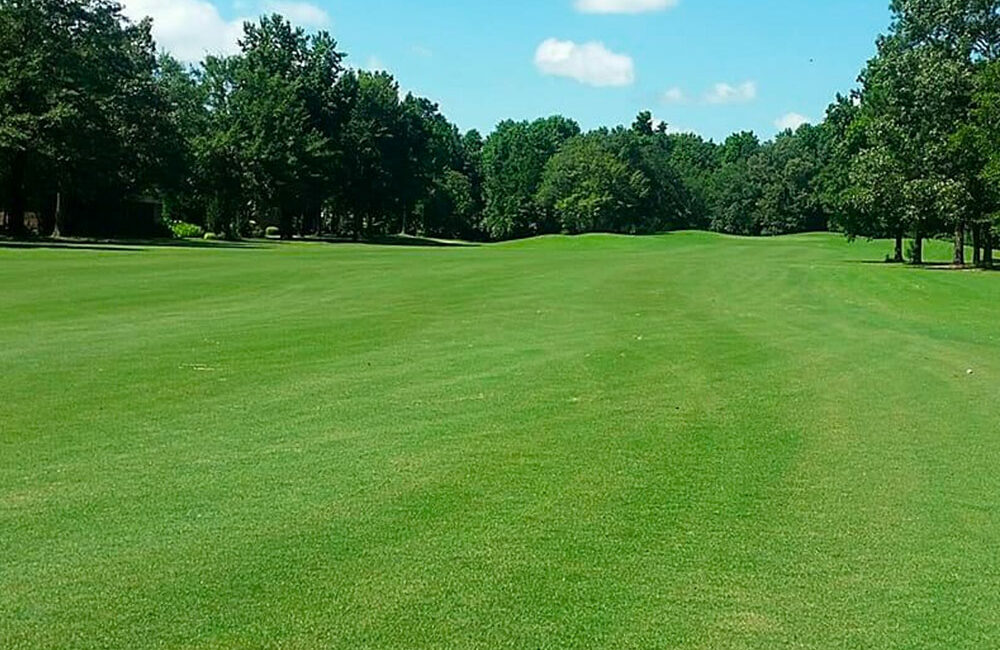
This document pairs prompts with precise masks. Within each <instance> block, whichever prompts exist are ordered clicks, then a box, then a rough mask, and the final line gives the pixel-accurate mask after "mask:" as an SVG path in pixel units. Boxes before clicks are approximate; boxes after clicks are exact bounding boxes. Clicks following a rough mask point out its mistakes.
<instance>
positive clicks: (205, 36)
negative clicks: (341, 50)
mask: <svg viewBox="0 0 1000 650" xmlns="http://www.w3.org/2000/svg"><path fill="white" fill-rule="evenodd" d="M123 5H124V10H125V15H126V16H128V17H129V18H131V19H132V20H135V21H139V20H142V19H143V18H145V17H146V16H149V17H150V18H152V19H153V38H155V39H156V43H157V45H158V46H159V47H160V48H162V49H164V50H166V51H168V52H170V53H171V54H173V55H174V56H176V57H177V58H178V59H180V60H182V61H186V62H189V63H193V62H197V61H200V60H201V59H202V58H204V56H205V55H206V54H233V53H235V52H236V51H237V50H238V46H237V41H238V40H239V39H240V37H241V36H242V35H243V23H244V22H246V21H248V20H252V18H251V17H250V16H240V17H238V18H233V19H231V20H229V19H226V18H223V17H222V14H221V13H220V12H219V9H218V7H217V6H216V4H215V3H213V2H210V1H209V0H124V1H123ZM255 6H257V7H258V8H259V10H258V11H257V12H249V11H248V13H251V14H252V13H262V12H277V13H280V14H282V15H283V16H285V17H286V18H288V20H290V21H291V22H292V23H294V24H296V25H301V26H302V27H308V28H319V27H326V26H328V25H329V24H330V16H329V14H327V13H326V12H325V11H324V10H323V9H321V8H319V7H317V6H316V5H313V4H310V3H308V2H300V1H297V0H288V1H286V0H273V1H267V2H263V3H262V4H256V5H255ZM242 8H243V9H244V10H246V6H245V5H244V6H243V7H242Z"/></svg>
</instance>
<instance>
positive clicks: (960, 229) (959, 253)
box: [954, 221, 965, 266]
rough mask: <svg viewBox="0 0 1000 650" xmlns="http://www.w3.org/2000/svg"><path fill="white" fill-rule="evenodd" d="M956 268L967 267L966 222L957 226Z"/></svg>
mask: <svg viewBox="0 0 1000 650" xmlns="http://www.w3.org/2000/svg"><path fill="white" fill-rule="evenodd" d="M954 262H955V266H965V222H962V221H960V222H958V224H957V225H956V226H955V258H954Z"/></svg>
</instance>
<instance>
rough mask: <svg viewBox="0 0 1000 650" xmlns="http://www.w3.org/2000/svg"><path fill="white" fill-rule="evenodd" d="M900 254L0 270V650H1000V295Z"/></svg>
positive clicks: (115, 250)
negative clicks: (900, 260) (903, 260)
mask: <svg viewBox="0 0 1000 650" xmlns="http://www.w3.org/2000/svg"><path fill="white" fill-rule="evenodd" d="M890 249H891V244H889V243H886V242H876V243H865V242H857V243H854V244H849V243H847V242H845V241H844V240H843V239H842V238H840V237H838V236H836V235H827V234H815V235H802V236H794V237H785V238H777V239H756V240H750V239H738V238H731V237H725V236H721V235H714V234H713V235H710V234H704V233H693V232H684V233H676V234H670V235H664V236H658V237H647V238H628V237H614V236H604V235H593V236H584V237H579V238H563V237H551V238H541V239H533V240H526V241H520V242H512V243H505V244H496V245H488V246H478V247H476V246H467V247H466V246H440V247H417V246H413V247H404V246H395V247H379V246H363V245H340V244H323V243H290V244H276V243H263V242H261V243H248V244H236V245H219V246H207V245H206V246H195V245H190V246H173V247H171V246H162V247H160V246H141V245H134V246H121V247H114V246H93V247H90V248H79V249H72V248H26V247H19V246H15V245H11V246H8V247H6V248H0V341H2V345H0V395H2V402H0V404H2V406H0V648H4V649H5V650H14V649H20V648H175V647H176V648H257V647H261V648H265V647H266V648H327V647H336V648H500V647H509V648H579V647H584V648H685V649H687V648H698V649H706V650H707V649H718V648H734V649H735V648H748V649H749V648H765V649H780V648H816V649H820V648H921V649H923V648H941V649H955V648H989V647H995V645H996V643H997V639H1000V554H998V550H997V549H998V540H1000V311H998V307H997V305H1000V274H993V273H988V272H957V271H950V270H946V269H940V268H926V269H914V268H908V267H903V266H894V265H886V264H881V261H882V259H883V258H884V257H885V255H886V254H887V253H889V252H890ZM929 256H930V258H931V259H938V260H950V259H951V250H950V248H949V245H948V244H944V243H941V244H933V245H931V246H930V250H929Z"/></svg>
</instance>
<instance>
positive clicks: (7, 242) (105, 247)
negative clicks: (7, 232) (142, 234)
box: [0, 239, 266, 253]
mask: <svg viewBox="0 0 1000 650" xmlns="http://www.w3.org/2000/svg"><path fill="white" fill-rule="evenodd" d="M265 247H266V246H265V245H262V244H260V243H255V242H228V241H201V240H197V239H3V240H0V248H8V249H14V250H17V249H20V250H31V249H50V250H86V251H105V252H112V253H141V252H142V251H144V250H147V249H150V248H200V249H211V248H237V249H239V248H245V249H254V248H265Z"/></svg>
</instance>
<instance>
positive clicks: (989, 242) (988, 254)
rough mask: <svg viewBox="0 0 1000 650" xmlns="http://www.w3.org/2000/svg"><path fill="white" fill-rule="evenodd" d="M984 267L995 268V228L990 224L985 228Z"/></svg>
mask: <svg viewBox="0 0 1000 650" xmlns="http://www.w3.org/2000/svg"><path fill="white" fill-rule="evenodd" d="M983 266H984V267H986V268H988V269H992V268H993V227H992V226H991V225H989V224H987V225H986V226H984V227H983Z"/></svg>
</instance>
